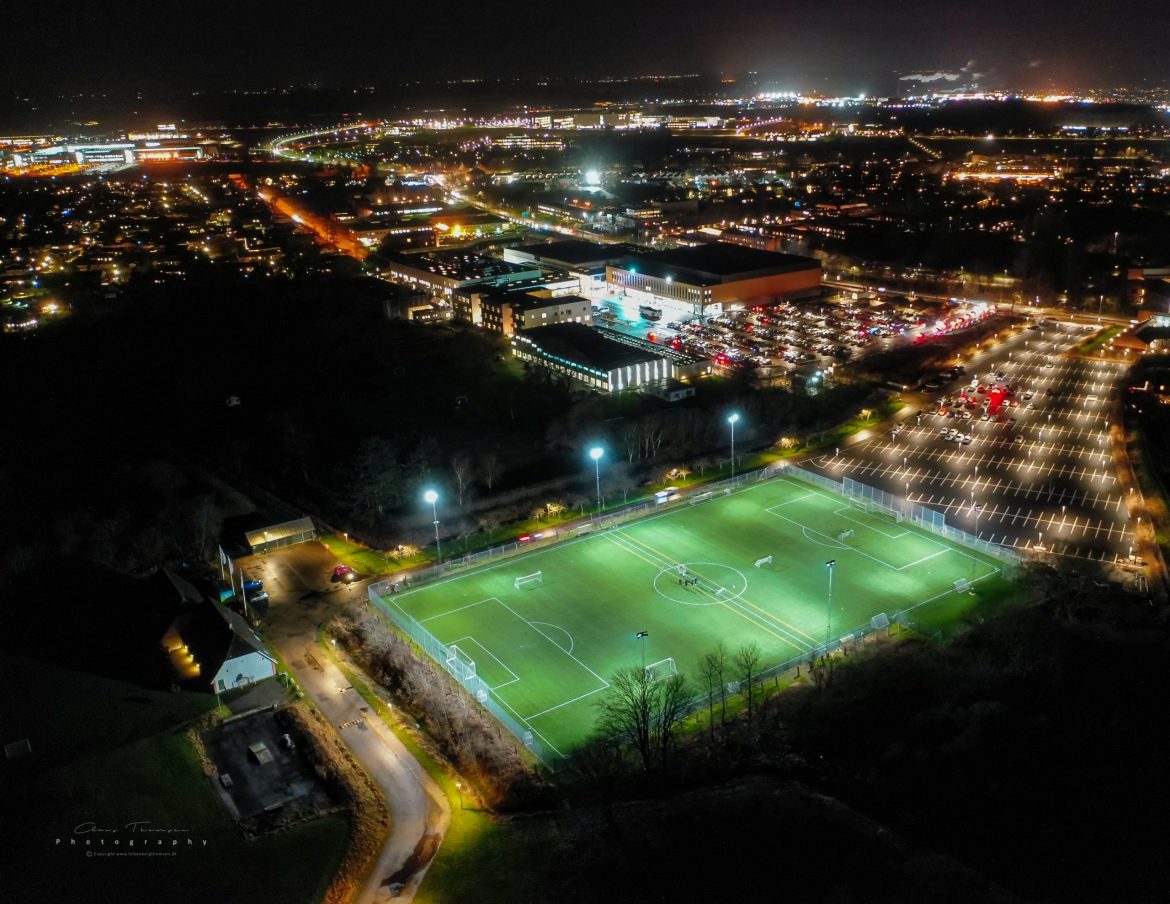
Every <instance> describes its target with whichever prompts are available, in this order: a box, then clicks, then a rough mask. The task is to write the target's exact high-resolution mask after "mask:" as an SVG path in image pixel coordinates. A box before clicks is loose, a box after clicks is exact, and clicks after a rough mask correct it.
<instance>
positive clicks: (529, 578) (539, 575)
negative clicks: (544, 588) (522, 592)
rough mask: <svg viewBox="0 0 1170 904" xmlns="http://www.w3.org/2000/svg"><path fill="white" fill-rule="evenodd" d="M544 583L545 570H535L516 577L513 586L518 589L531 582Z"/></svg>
mask: <svg viewBox="0 0 1170 904" xmlns="http://www.w3.org/2000/svg"><path fill="white" fill-rule="evenodd" d="M543 583H544V572H543V571H534V572H533V573H532V574H525V575H521V576H520V577H518V578H516V580H515V582H514V584H513V586H514V587H515V588H516V589H517V590H519V589H520V588H521V587H527V586H528V585H530V584H543Z"/></svg>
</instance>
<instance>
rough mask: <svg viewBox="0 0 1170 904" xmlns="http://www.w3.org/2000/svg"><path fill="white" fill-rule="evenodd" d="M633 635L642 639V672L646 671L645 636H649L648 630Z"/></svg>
mask: <svg viewBox="0 0 1170 904" xmlns="http://www.w3.org/2000/svg"><path fill="white" fill-rule="evenodd" d="M634 636H635V637H636V638H638V639H639V640H640V641H642V671H643V673H644V672H645V671H646V638H647V637H649V636H650V632H649V631H639V632H638V633H637V634H635V635H634Z"/></svg>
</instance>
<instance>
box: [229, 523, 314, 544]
mask: <svg viewBox="0 0 1170 904" xmlns="http://www.w3.org/2000/svg"><path fill="white" fill-rule="evenodd" d="M244 539H245V540H247V541H248V545H249V546H250V547H252V552H268V551H269V550H272V549H279V548H280V547H282V546H292V545H293V544H294V543H304V542H305V541H306V540H316V539H317V527H316V525H315V524H313V519H312V518H297V519H296V520H295V521H285V522H284V523H283V524H270V525H269V526H268V527H263V528H260V529H258V530H250V531H247V532H246V533H245V534H244Z"/></svg>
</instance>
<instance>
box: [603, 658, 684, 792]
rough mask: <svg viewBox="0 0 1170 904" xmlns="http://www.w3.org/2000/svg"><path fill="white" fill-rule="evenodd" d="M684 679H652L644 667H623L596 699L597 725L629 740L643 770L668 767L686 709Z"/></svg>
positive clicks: (617, 736) (649, 770)
mask: <svg viewBox="0 0 1170 904" xmlns="http://www.w3.org/2000/svg"><path fill="white" fill-rule="evenodd" d="M686 701H687V682H686V679H685V678H684V677H683V676H682V675H671V676H670V677H668V678H665V679H663V680H661V681H655V680H653V679H652V678H651V677H650V676H649V674H648V673H647V672H646V670H645V669H644V668H639V667H637V666H633V667H630V668H626V669H622V670H621V671H619V672H618V673H617V674H615V675H614V676H613V678H612V680H611V681H610V688H609V693H607V694H606V695H605V696H604V697H602V698H601V699H600V700H599V701H598V703H597V708H598V711H599V716H598V728H599V730H600V732H601V734H602V735H603V736H605V737H609V738H613V739H616V740H620V741H622V742H623V743H626V744H629V745H630V746H631V747H633V748H634V750H635V751H637V753H638V757H639V759H640V760H641V763H642V769H643V771H644V772H652V771H654V770H655V769H656V768H657V769H660V770H662V771H666V770H667V769H669V767H670V763H671V761H672V758H673V755H674V750H675V748H676V746H677V743H678V734H679V729H680V726H681V723H682V719H683V716H684V715H685V713H686Z"/></svg>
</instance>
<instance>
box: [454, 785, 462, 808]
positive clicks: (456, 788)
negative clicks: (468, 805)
mask: <svg viewBox="0 0 1170 904" xmlns="http://www.w3.org/2000/svg"><path fill="white" fill-rule="evenodd" d="M455 790H456V791H458V792H459V809H460V810H462V809H463V782H458V781H457V782H455Z"/></svg>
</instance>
